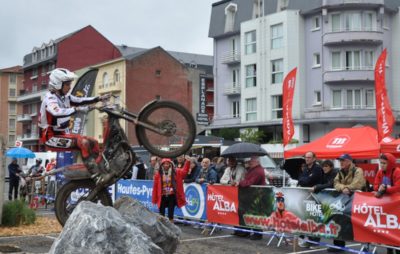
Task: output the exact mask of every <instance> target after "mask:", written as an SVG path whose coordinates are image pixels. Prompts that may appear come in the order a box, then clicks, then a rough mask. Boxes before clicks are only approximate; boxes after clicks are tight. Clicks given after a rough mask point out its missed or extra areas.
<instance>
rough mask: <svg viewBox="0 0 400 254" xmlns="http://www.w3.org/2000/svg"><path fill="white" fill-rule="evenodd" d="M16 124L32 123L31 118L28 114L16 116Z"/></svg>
mask: <svg viewBox="0 0 400 254" xmlns="http://www.w3.org/2000/svg"><path fill="white" fill-rule="evenodd" d="M17 121H18V122H30V121H32V116H31V115H30V114H23V115H18V116H17Z"/></svg>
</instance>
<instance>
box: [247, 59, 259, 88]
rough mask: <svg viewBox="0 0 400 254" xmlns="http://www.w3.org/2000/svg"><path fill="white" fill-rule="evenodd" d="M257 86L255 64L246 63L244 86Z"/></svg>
mask: <svg viewBox="0 0 400 254" xmlns="http://www.w3.org/2000/svg"><path fill="white" fill-rule="evenodd" d="M255 86H257V65H255V64H250V65H246V87H255Z"/></svg>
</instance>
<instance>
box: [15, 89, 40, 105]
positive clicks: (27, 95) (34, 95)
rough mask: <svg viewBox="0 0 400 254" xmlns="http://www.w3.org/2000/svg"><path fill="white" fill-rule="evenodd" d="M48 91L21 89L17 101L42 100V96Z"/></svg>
mask: <svg viewBox="0 0 400 254" xmlns="http://www.w3.org/2000/svg"><path fill="white" fill-rule="evenodd" d="M46 92H47V89H46V90H40V91H36V92H30V91H26V90H20V93H19V96H18V98H17V102H28V101H40V100H41V98H42V96H44V95H45V94H46Z"/></svg>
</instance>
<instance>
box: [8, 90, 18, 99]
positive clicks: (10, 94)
mask: <svg viewBox="0 0 400 254" xmlns="http://www.w3.org/2000/svg"><path fill="white" fill-rule="evenodd" d="M8 92H9V96H10V97H15V96H16V89H15V88H10V89H9V90H8Z"/></svg>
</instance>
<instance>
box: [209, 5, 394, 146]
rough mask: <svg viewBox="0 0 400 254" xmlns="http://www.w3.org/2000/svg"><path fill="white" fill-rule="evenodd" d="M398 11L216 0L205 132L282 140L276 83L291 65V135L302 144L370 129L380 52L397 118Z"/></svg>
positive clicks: (279, 90)
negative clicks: (345, 130)
mask: <svg viewBox="0 0 400 254" xmlns="http://www.w3.org/2000/svg"><path fill="white" fill-rule="evenodd" d="M399 6H400V2H399V1H394V0H386V1H384V0H264V1H262V0H254V1H246V0H231V1H227V0H225V1H219V2H216V3H214V4H213V5H212V13H211V20H210V29H209V37H212V38H213V39H214V86H215V115H214V118H213V121H212V123H211V125H210V126H209V129H211V130H219V129H222V128H233V127H235V128H239V129H241V130H243V129H246V128H254V129H257V130H261V131H262V132H263V133H264V135H265V137H264V140H263V142H264V143H269V142H271V143H275V142H279V141H280V140H282V81H283V78H284V76H285V75H286V74H287V73H288V72H289V71H290V70H291V69H292V68H294V67H298V72H297V80H296V89H295V97H294V102H293V118H294V124H295V135H294V138H295V139H297V140H298V141H299V142H300V143H303V142H309V141H310V140H313V139H315V138H318V137H320V136H322V135H324V134H325V133H327V132H329V131H331V130H332V129H334V128H336V127H351V126H354V125H357V124H363V125H371V126H373V127H375V126H376V123H375V122H376V121H375V91H374V71H373V69H374V65H375V61H376V60H377V58H378V56H379V54H380V52H381V51H382V50H383V49H384V48H387V49H388V52H389V54H388V55H389V57H388V60H387V69H386V81H387V84H386V86H387V89H388V94H389V97H390V100H391V104H392V108H393V110H394V112H395V116H396V117H398V114H399V110H400V108H399V103H400V100H399V99H398V98H399V95H400V91H399V86H398V85H396V82H397V80H399V78H400V77H399V73H398V71H396V68H398V67H399V66H400V65H399V64H400V63H399V56H400V55H399V49H398V47H396V45H397V44H398V42H399V39H400V30H399V27H400V23H399ZM396 42H397V43H396ZM398 133H399V127H398V126H397V125H396V126H395V133H394V134H395V135H397V134H398Z"/></svg>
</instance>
